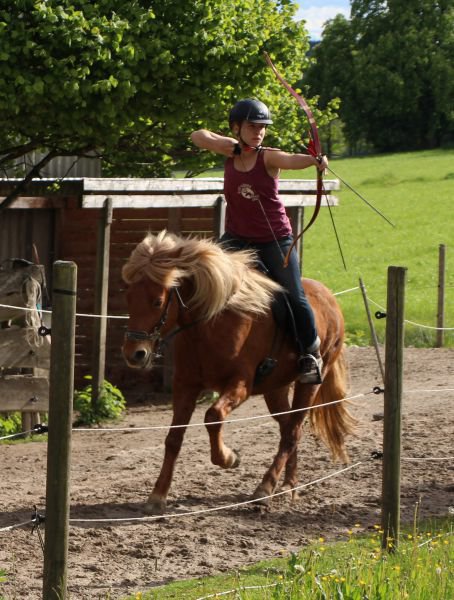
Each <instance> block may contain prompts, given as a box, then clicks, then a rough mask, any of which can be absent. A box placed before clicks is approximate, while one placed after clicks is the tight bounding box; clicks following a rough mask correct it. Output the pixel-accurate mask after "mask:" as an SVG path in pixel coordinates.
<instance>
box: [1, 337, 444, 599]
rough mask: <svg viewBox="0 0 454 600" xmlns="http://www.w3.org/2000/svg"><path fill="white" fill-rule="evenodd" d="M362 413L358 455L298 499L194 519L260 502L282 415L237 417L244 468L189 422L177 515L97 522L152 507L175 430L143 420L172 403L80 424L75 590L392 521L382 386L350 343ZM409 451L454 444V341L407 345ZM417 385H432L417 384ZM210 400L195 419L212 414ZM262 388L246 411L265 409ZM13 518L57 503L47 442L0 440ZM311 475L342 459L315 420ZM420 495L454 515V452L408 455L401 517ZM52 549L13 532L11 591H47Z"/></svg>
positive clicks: (94, 593)
mask: <svg viewBox="0 0 454 600" xmlns="http://www.w3.org/2000/svg"><path fill="white" fill-rule="evenodd" d="M348 356H349V363H350V370H351V395H356V394H364V395H363V396H361V397H359V398H358V399H356V400H355V405H354V406H353V407H352V412H353V413H354V414H355V415H356V416H357V417H358V418H359V419H360V420H361V426H360V428H359V430H358V434H357V436H356V437H352V438H350V440H349V443H348V449H349V453H350V457H351V464H352V465H354V464H355V463H357V462H361V464H359V465H357V466H355V467H354V468H352V469H351V470H348V471H346V472H345V473H342V474H338V475H336V476H334V477H332V478H329V479H326V480H325V481H323V482H320V483H317V484H315V485H312V486H309V487H307V488H305V489H303V490H302V491H301V493H300V495H299V498H298V499H296V500H295V501H293V502H292V501H291V498H290V497H289V495H284V496H279V497H278V498H276V499H274V500H273V502H272V504H271V506H270V509H269V510H267V511H259V510H256V509H254V508H253V507H252V506H250V505H246V506H240V507H233V508H232V507H231V508H225V509H222V510H219V511H216V512H211V513H206V514H197V515H193V516H184V517H183V516H178V513H182V512H187V511H200V510H202V509H206V508H213V507H222V506H227V505H232V504H235V503H238V502H242V501H244V500H247V499H249V497H250V494H251V493H252V492H253V491H254V489H255V487H256V485H257V484H258V482H259V481H260V479H261V476H262V475H263V473H264V471H265V469H266V468H267V467H268V466H269V464H270V462H271V459H272V456H273V455H274V453H275V450H276V448H277V443H278V431H277V424H276V423H275V422H274V421H273V420H272V419H260V420H255V421H246V422H239V423H234V424H231V425H227V426H226V441H227V443H228V444H229V445H230V446H231V447H232V448H235V449H238V450H239V451H240V453H241V464H240V466H239V467H238V468H237V469H232V470H227V471H223V470H221V469H219V468H217V467H214V466H213V465H212V464H211V463H210V461H209V448H208V439H207V434H206V431H205V429H204V428H202V427H191V428H189V429H188V431H187V433H186V437H185V441H184V445H183V450H182V453H181V458H180V460H179V461H178V463H177V469H176V473H175V477H174V481H173V485H172V488H171V493H170V496H169V508H168V510H169V513H170V514H171V515H172V517H171V518H166V519H160V520H158V521H152V522H150V521H148V522H139V523H137V522H133V523H131V522H122V521H120V522H110V523H90V522H89V520H90V519H96V518H112V519H116V518H130V517H140V516H142V514H143V513H142V505H143V502H144V501H145V499H146V496H147V494H148V493H149V492H150V491H151V487H152V485H153V483H154V480H155V478H156V477H157V474H158V471H159V468H160V465H161V459H162V453H163V442H164V437H165V435H166V430H165V428H164V429H159V430H154V431H134V428H136V427H140V426H150V425H167V424H168V423H169V422H170V418H171V415H170V410H169V409H168V408H165V407H162V406H150V405H148V406H140V407H138V406H137V407H134V408H131V409H130V410H129V411H128V414H127V415H126V417H125V418H124V420H123V421H122V422H121V423H118V424H115V427H125V428H126V431H123V432H112V433H108V432H106V433H103V432H99V431H96V432H90V433H83V432H77V431H76V432H75V433H74V435H73V443H72V448H73V454H72V481H71V518H73V519H87V522H77V523H73V524H71V527H70V536H69V573H68V583H69V591H70V597H71V599H72V600H94V599H98V598H103V599H105V598H107V597H108V598H110V599H111V600H113V599H115V600H117V599H118V600H119V599H121V598H124V597H125V596H126V595H128V594H131V593H133V592H134V591H138V590H142V591H143V590H146V589H148V588H151V587H153V586H159V585H162V584H164V583H166V582H169V581H174V580H176V579H186V578H191V577H198V576H204V575H208V574H210V573H215V572H219V571H224V570H227V569H234V568H236V567H240V566H243V565H246V564H250V563H253V562H255V561H257V560H260V559H265V558H271V557H274V556H277V555H280V554H281V553H282V551H283V550H284V551H290V550H297V549H299V548H301V547H302V546H304V545H305V544H306V543H307V542H309V541H310V540H311V539H317V538H318V537H319V536H321V535H323V537H325V538H327V539H336V538H342V537H345V536H346V535H347V531H348V530H349V529H351V528H352V527H354V525H355V524H358V525H359V527H356V528H355V531H363V530H367V529H368V528H370V527H372V526H373V525H374V524H377V523H379V521H380V495H381V461H380V460H372V459H370V456H371V452H373V451H374V450H381V446H382V431H383V421H382V420H380V418H379V416H380V413H381V412H382V410H383V395H374V394H372V393H371V391H372V388H373V387H374V386H376V385H381V380H380V371H379V368H378V364H377V360H376V357H375V352H374V350H373V349H372V348H355V347H354V348H349V350H348ZM404 358H405V372H404V397H403V425H402V430H403V441H402V457H403V458H405V459H408V458H412V457H413V458H424V457H425V458H429V457H432V458H433V457H436V458H442V457H452V456H453V455H454V448H453V445H454V444H453V440H454V350H453V349H441V350H440V349H437V350H435V349H434V350H432V349H407V350H406V351H405V357H404ZM418 390H420V391H419V392H418ZM205 410H206V406H198V408H197V410H196V413H195V414H194V416H193V419H192V422H193V423H200V422H202V421H203V414H204V411H205ZM266 412H267V410H266V406H265V403H264V401H263V399H262V398H261V397H259V396H255V397H253V398H251V399H250V400H248V402H246V403H245V404H244V405H243V406H242V407H241V408H240V409H238V410H237V411H235V413H234V414H233V418H238V417H244V416H248V415H262V414H266ZM0 460H1V475H2V482H1V493H0V511H1V512H0V528H2V527H6V526H9V525H13V524H15V523H21V522H24V521H27V519H30V517H31V514H32V511H33V505H34V504H36V505H37V506H38V508H39V509H41V510H42V511H44V504H45V480H46V473H45V471H46V444H45V443H33V444H16V445H1V446H0ZM299 467H300V480H301V482H302V483H305V482H311V481H314V480H317V479H319V478H321V477H324V476H326V475H328V474H330V473H334V472H335V471H337V470H339V469H341V468H342V465H335V464H333V463H332V462H331V460H330V456H329V454H328V452H327V450H326V449H325V448H324V447H322V446H321V445H320V444H319V443H318V442H317V441H316V440H315V439H314V438H313V436H312V435H311V434H310V432H309V430H306V434H305V435H304V436H303V439H302V442H301V446H300V463H299ZM416 503H419V506H420V509H419V510H420V515H421V516H422V517H430V516H442V515H447V514H450V513H451V514H452V513H453V512H454V508H453V507H454V461H453V460H451V461H449V460H447V461H440V460H438V461H436V460H430V461H409V460H403V461H402V486H401V514H402V519H403V521H410V520H412V519H413V515H414V511H415V506H416ZM42 567H43V554H42V550H41V547H40V544H39V539H38V536H37V534H36V533H34V534H33V535H31V533H30V528H29V527H26V528H22V529H14V530H12V531H7V532H0V570H2V569H3V570H5V571H6V572H7V577H6V581H4V582H0V599H5V600H12V599H17V600H38V599H40V598H41V591H42Z"/></svg>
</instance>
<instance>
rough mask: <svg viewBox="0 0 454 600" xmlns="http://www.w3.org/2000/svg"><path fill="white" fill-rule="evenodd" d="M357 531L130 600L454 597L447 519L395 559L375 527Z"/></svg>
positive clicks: (406, 536) (413, 538)
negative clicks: (386, 548) (282, 556)
mask: <svg viewBox="0 0 454 600" xmlns="http://www.w3.org/2000/svg"><path fill="white" fill-rule="evenodd" d="M358 532H359V525H356V526H355V527H353V528H352V530H351V531H349V532H348V533H347V534H346V538H345V539H344V540H341V541H338V542H335V543H326V542H325V540H324V539H323V538H319V539H318V540H317V541H314V542H312V543H311V544H310V545H309V546H307V547H306V548H304V549H303V550H301V551H300V552H298V553H297V554H293V553H292V554H290V555H289V556H288V557H287V558H281V559H276V560H273V561H264V562H261V563H258V564H256V565H254V566H249V567H245V568H243V569H240V570H239V571H237V572H235V573H229V574H224V575H219V576H215V577H209V578H204V579H200V580H190V581H181V582H176V583H173V584H170V585H168V586H165V587H162V588H157V589H155V590H152V591H149V592H137V593H136V594H135V595H133V596H129V597H128V600H169V599H171V598H173V599H182V598H184V599H185V600H200V599H202V598H203V599H205V598H206V599H207V600H208V598H218V599H219V598H232V599H235V600H366V599H370V600H389V599H391V598H392V599H393V600H397V599H401V598H402V599H404V598H408V599H409V600H432V599H433V598H437V599H440V600H445V599H446V600H447V599H448V598H452V597H454V579H453V578H452V572H453V569H454V537H453V533H454V531H453V524H452V520H451V521H449V520H445V521H441V522H438V523H435V522H432V523H427V524H423V525H420V526H419V527H418V529H416V528H412V529H411V530H408V531H406V532H404V533H403V534H402V535H401V540H400V541H399V545H398V547H397V549H395V551H394V552H392V553H388V552H384V551H382V550H381V538H382V531H381V530H380V528H379V526H378V525H376V526H374V530H373V531H372V532H371V533H370V534H368V535H364V534H361V533H358Z"/></svg>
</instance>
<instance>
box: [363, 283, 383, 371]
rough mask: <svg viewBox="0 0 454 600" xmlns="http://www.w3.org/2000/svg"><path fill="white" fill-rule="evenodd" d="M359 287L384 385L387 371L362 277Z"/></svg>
mask: <svg viewBox="0 0 454 600" xmlns="http://www.w3.org/2000/svg"><path fill="white" fill-rule="evenodd" d="M359 287H360V288H361V293H362V295H363V300H364V306H365V308H366V315H367V320H368V322H369V329H370V334H371V337H372V343H373V345H374V348H375V354H376V355H377V360H378V366H379V367H380V373H381V378H382V381H383V383H385V369H384V368H383V361H382V359H381V356H380V349H379V347H378V339H377V333H376V331H375V326H374V322H373V321H372V316H371V314H370V308H369V301H368V299H367V292H366V286H365V285H364V283H363V280H362V279H361V277H360V278H359Z"/></svg>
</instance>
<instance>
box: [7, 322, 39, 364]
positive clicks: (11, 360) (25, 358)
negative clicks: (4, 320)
mask: <svg viewBox="0 0 454 600" xmlns="http://www.w3.org/2000/svg"><path fill="white" fill-rule="evenodd" d="M33 333H34V332H33ZM40 340H41V341H42V345H41V346H35V345H30V344H29V343H28V342H27V329H26V328H22V327H9V328H7V329H0V367H3V368H5V369H12V368H16V369H17V368H40V369H49V368H50V340H49V338H48V337H45V338H40Z"/></svg>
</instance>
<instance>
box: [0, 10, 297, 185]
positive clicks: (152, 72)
mask: <svg viewBox="0 0 454 600" xmlns="http://www.w3.org/2000/svg"><path fill="white" fill-rule="evenodd" d="M295 11H296V4H294V3H293V2H292V1H290V0H284V1H281V0H188V1H187V2H181V1H180V0H167V1H166V2H162V1H159V2H158V1H156V0H133V1H131V2H124V1H123V0H97V1H96V2H93V1H92V0H46V1H43V0H10V1H8V2H2V3H0V74H1V79H2V85H1V87H0V125H1V130H2V139H3V143H2V147H1V148H0V155H3V159H2V160H1V161H0V164H2V165H3V166H8V165H9V164H11V162H12V161H13V160H14V159H16V158H17V157H20V156H22V155H23V154H24V153H25V152H30V151H32V150H43V151H44V152H46V153H47V152H52V153H55V154H57V155H58V154H60V155H64V154H71V155H84V154H86V153H87V152H89V151H94V152H95V153H98V154H99V155H102V157H103V166H104V169H105V171H104V174H105V175H112V174H116V175H130V174H135V175H141V174H142V175H149V176H157V175H161V176H162V175H169V174H170V172H171V169H172V168H173V167H174V166H175V164H176V163H181V162H182V161H186V164H187V165H188V168H189V169H192V168H196V169H199V168H200V167H203V166H204V165H205V166H207V165H208V164H212V162H210V161H212V160H213V157H210V156H209V154H208V153H205V156H204V157H203V159H200V157H199V156H198V155H197V157H196V156H195V155H196V151H195V149H194V148H193V147H192V146H191V144H190V143H189V134H190V132H191V131H192V130H193V129H197V128H200V127H202V126H203V127H209V128H213V129H215V130H226V128H227V114H228V110H229V108H230V107H231V105H232V104H233V103H234V101H236V100H237V99H238V98H239V97H245V96H249V95H251V96H252V95H257V96H260V97H261V98H263V99H264V100H265V101H266V102H268V103H269V104H270V105H271V107H272V108H273V109H277V107H278V106H279V116H278V118H277V127H276V131H277V130H279V129H280V128H281V126H282V133H281V134H280V136H282V137H280V138H279V140H281V139H282V140H284V139H285V141H286V142H288V143H290V142H291V141H292V142H293V143H295V141H296V140H297V141H298V142H299V137H300V136H299V131H300V130H301V125H300V122H301V115H299V114H298V115H297V107H296V106H295V105H294V103H293V102H292V100H291V98H287V97H286V95H285V93H283V91H282V89H281V88H280V87H279V84H278V83H277V82H276V81H275V79H274V76H273V74H272V73H271V71H270V70H269V68H268V67H267V66H266V63H265V61H264V58H263V50H265V49H266V50H267V51H268V52H269V53H270V54H271V55H272V56H273V58H275V59H279V60H278V64H279V66H280V67H281V68H282V69H283V71H284V72H285V74H286V76H287V77H288V78H289V80H290V81H296V80H298V79H299V77H300V73H301V69H304V68H305V66H306V65H307V62H308V59H307V57H306V52H307V49H308V38H307V33H306V31H305V29H304V24H303V23H301V22H299V23H297V22H296V21H295V20H294V19H293V17H294V14H295ZM284 124H285V126H284ZM201 160H202V162H201ZM203 161H205V163H203Z"/></svg>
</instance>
